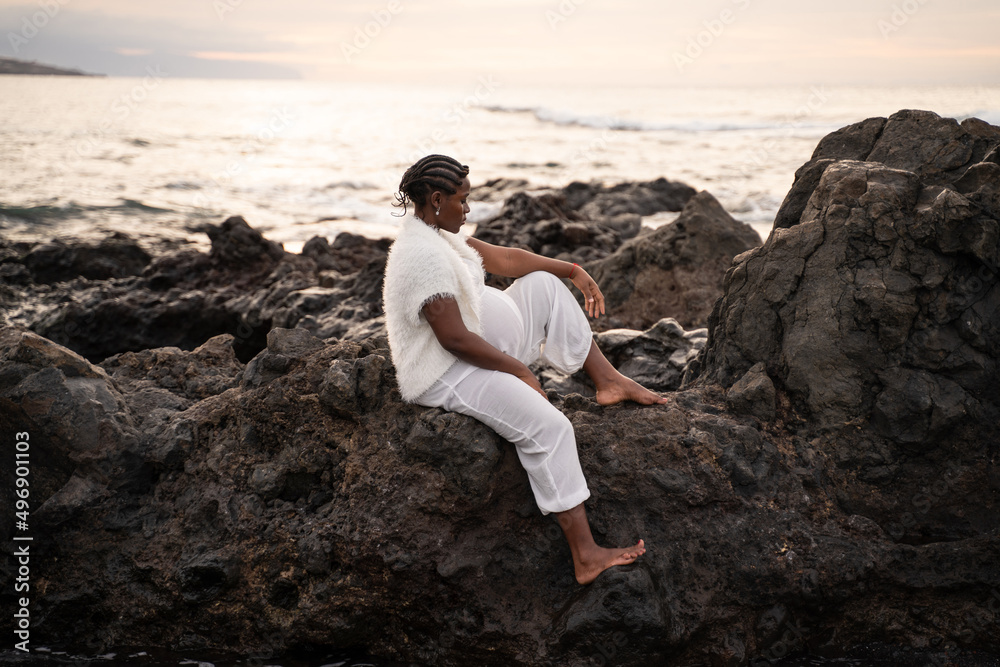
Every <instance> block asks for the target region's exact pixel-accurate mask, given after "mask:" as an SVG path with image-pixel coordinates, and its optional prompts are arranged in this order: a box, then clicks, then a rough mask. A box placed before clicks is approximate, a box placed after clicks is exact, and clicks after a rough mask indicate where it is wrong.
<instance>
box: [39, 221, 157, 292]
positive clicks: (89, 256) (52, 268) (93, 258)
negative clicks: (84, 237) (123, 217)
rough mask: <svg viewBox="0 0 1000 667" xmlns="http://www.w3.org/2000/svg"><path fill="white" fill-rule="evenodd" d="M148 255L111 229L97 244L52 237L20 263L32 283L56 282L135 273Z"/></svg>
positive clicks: (127, 238) (146, 259) (145, 261)
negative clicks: (60, 239) (66, 240)
mask: <svg viewBox="0 0 1000 667" xmlns="http://www.w3.org/2000/svg"><path fill="white" fill-rule="evenodd" d="M151 259H152V257H150V255H149V253H147V252H146V251H145V250H143V249H142V248H141V247H140V246H139V244H138V243H136V242H135V241H133V240H132V239H131V238H129V237H128V236H127V235H125V234H121V233H117V232H116V233H115V234H113V235H111V236H109V237H108V238H107V239H105V240H103V241H101V242H100V243H98V244H97V245H94V244H90V243H79V244H68V243H65V242H63V241H58V240H56V241H52V242H51V243H45V244H42V245H39V246H36V247H35V248H32V249H31V251H29V252H28V253H27V254H26V255H25V256H24V258H23V259H22V260H21V263H23V265H24V266H25V268H27V270H28V272H29V273H30V275H31V279H32V280H33V281H34V282H36V283H58V282H63V281H66V280H73V279H74V278H78V277H82V278H87V279H89V280H107V279H108V278H124V277H126V276H136V275H139V274H141V273H142V272H143V270H144V269H145V268H146V265H148V264H149V262H150V260H151Z"/></svg>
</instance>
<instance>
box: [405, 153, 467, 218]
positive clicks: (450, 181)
mask: <svg viewBox="0 0 1000 667" xmlns="http://www.w3.org/2000/svg"><path fill="white" fill-rule="evenodd" d="M468 175H469V167H468V166H467V165H464V164H461V163H459V161H458V160H456V159H455V158H450V157H448V156H446V155H428V156H427V157H425V158H423V159H421V160H418V161H417V162H416V164H414V165H413V166H412V167H410V168H409V169H407V170H406V172H405V173H404V174H403V180H401V181H400V182H399V192H397V193H396V203H395V204H393V206H402V207H403V212H402V213H400V214H399V216H397V217H401V216H403V215H406V205H407V204H413V205H414V206H423V205H425V204H426V203H427V198H428V197H430V196H431V193H433V192H434V191H435V190H440V191H441V192H446V193H447V194H449V195H453V194H455V193H456V192H458V188H459V186H461V185H462V179H464V178H465V177H466V176H468ZM393 215H395V214H393Z"/></svg>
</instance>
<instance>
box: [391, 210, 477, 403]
mask: <svg viewBox="0 0 1000 667" xmlns="http://www.w3.org/2000/svg"><path fill="white" fill-rule="evenodd" d="M465 240H466V237H465V235H463V234H450V233H448V232H440V231H438V230H435V229H433V228H432V227H430V226H428V225H427V224H426V223H424V222H423V221H422V220H420V219H419V218H416V217H414V216H407V217H406V218H405V219H404V221H403V225H402V229H401V230H400V232H399V236H398V237H397V238H396V241H395V242H394V243H393V244H392V247H391V248H390V249H389V258H388V260H386V264H385V285H384V287H383V290H382V301H383V306H384V307H385V324H386V328H387V329H388V330H389V349H390V350H391V352H392V363H393V365H394V366H395V367H396V378H397V381H398V383H399V392H400V394H401V395H402V396H403V400H405V401H410V402H412V401H413V400H414V399H416V398H417V397H418V396H420V395H421V394H422V393H424V392H425V391H427V390H428V389H429V388H430V387H431V385H432V384H434V383H435V382H436V381H437V380H438V379H439V378H440V377H441V376H442V375H444V373H445V371H447V370H448V369H449V368H451V366H452V364H454V363H455V361H456V360H457V359H456V357H455V356H454V355H452V354H451V353H450V352H448V351H447V350H445V349H444V348H443V347H441V344H440V343H439V342H438V340H437V337H436V336H435V335H434V331H433V330H432V329H431V326H430V324H428V323H427V320H426V319H425V318H424V316H423V313H422V312H421V311H422V308H423V307H424V304H426V303H427V302H428V301H430V300H431V299H434V298H435V297H439V296H451V297H453V298H454V299H455V301H457V302H458V307H459V310H460V311H461V313H462V320H463V321H464V322H465V326H466V327H467V328H468V329H469V331H472V332H473V333H475V334H478V335H482V333H483V331H482V325H481V323H480V296H479V293H480V285H481V283H482V280H483V274H482V270H483V269H482V262H483V259H482V257H480V256H479V253H477V252H476V251H475V250H473V249H472V248H471V247H469V245H468V244H467V243H466V242H465ZM463 257H465V258H469V259H472V260H474V262H475V263H476V264H477V265H478V266H479V270H480V275H479V276H473V275H471V274H470V272H469V269H468V268H467V265H466V263H465V262H463V261H462V258H463ZM477 283H478V284H477Z"/></svg>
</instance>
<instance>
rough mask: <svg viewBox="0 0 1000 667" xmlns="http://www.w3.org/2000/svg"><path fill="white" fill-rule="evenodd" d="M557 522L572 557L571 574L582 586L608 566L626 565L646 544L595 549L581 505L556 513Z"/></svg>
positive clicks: (644, 548) (644, 549) (643, 550)
mask: <svg viewBox="0 0 1000 667" xmlns="http://www.w3.org/2000/svg"><path fill="white" fill-rule="evenodd" d="M556 519H558V521H559V527H560V528H562V529H563V533H564V534H565V535H566V542H568V543H569V550H570V553H572V554H573V570H574V574H576V580H577V581H578V582H580V583H581V584H589V583H590V582H592V581H593V580H594V579H597V575H599V574H600V573H601V572H604V571H605V570H606V569H608V568H609V567H614V566H615V565H628V564H629V563H632V562H634V561H635V559H636V558H638V557H639V556H641V555H642V554H644V553H646V545H645V543H644V542H643V541H642V540H639V543H638V544H636V545H635V546H634V547H626V548H624V549H606V548H604V547H599V546H597V543H595V542H594V536H593V535H592V534H591V532H590V522H589V521H588V520H587V510H586V509H584V507H583V503H580V504H579V505H577V506H576V507H574V508H572V509H569V510H566V511H565V512H557V513H556Z"/></svg>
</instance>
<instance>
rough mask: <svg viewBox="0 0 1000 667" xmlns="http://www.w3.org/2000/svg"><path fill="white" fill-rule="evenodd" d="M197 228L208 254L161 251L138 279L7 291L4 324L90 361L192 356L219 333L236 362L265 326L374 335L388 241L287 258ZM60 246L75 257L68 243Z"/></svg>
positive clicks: (309, 248)
mask: <svg viewBox="0 0 1000 667" xmlns="http://www.w3.org/2000/svg"><path fill="white" fill-rule="evenodd" d="M204 231H205V232H206V233H207V234H208V235H209V237H210V238H211V239H212V250H211V252H210V253H209V254H205V253H202V252H198V251H195V250H191V249H182V250H178V251H173V252H169V253H167V254H165V255H162V256H160V257H158V258H157V259H156V260H154V261H152V262H151V263H149V266H147V267H146V268H145V270H144V271H143V272H142V275H141V276H134V277H131V278H125V279H121V280H106V281H103V282H81V281H77V282H73V283H65V284H61V285H59V286H57V287H54V288H52V289H49V290H45V289H42V288H39V287H32V286H29V287H26V288H25V287H21V288H11V289H22V290H24V291H23V292H22V295H21V296H20V297H18V296H13V295H12V298H11V297H8V298H6V299H4V301H5V304H4V305H6V306H8V314H7V321H8V322H11V323H16V324H19V325H26V326H28V327H30V328H31V329H32V330H34V331H36V332H37V333H39V334H41V335H43V336H46V337H48V338H50V339H51V340H53V341H55V342H58V343H59V344H62V345H66V346H67V347H69V348H71V349H73V350H75V351H77V352H79V353H80V354H82V355H84V356H85V357H87V358H89V359H91V360H93V361H100V360H102V359H105V358H107V357H109V356H112V355H115V354H120V353H122V352H128V351H138V350H144V349H151V348H159V347H167V346H171V347H177V348H180V349H184V350H193V349H195V348H197V347H198V346H200V345H202V344H203V343H205V341H207V340H208V339H210V338H212V337H213V336H218V335H222V334H230V335H232V336H233V337H234V349H235V350H236V353H237V356H238V357H239V358H240V359H242V360H244V361H246V360H249V359H250V358H252V357H253V356H254V355H255V354H256V353H257V352H259V351H260V350H261V349H262V348H263V347H264V345H265V339H266V336H267V332H268V331H270V330H271V328H272V327H296V326H297V327H303V328H306V329H309V330H310V331H313V332H315V333H316V334H317V335H320V336H322V337H324V338H326V337H334V336H336V337H340V338H345V337H356V338H365V337H367V336H370V335H372V334H377V333H379V332H380V331H381V328H382V322H381V319H380V317H381V315H382V305H381V290H382V273H383V270H384V266H385V257H386V253H387V250H388V247H389V241H388V240H384V239H383V240H381V241H371V240H368V239H365V238H364V237H361V236H355V235H352V234H341V235H339V236H338V237H337V238H336V239H335V240H334V242H333V244H332V245H331V244H330V243H329V242H328V241H326V239H322V238H319V237H316V238H314V239H311V240H310V241H309V242H308V243H307V244H306V246H305V248H304V249H303V253H302V254H301V255H294V254H291V253H286V252H284V251H283V250H282V249H281V247H280V246H279V245H278V244H276V243H274V242H272V241H268V240H267V239H265V238H263V237H262V236H261V235H260V233H259V232H257V231H256V230H254V229H252V228H251V227H250V226H249V225H247V223H246V221H244V220H243V218H239V217H232V218H229V219H227V220H226V221H225V222H224V223H223V224H222V225H220V226H218V227H214V226H207V227H206V228H205V229H204ZM119 242H120V239H119V240H115V243H119ZM115 247H117V246H115ZM66 248H67V252H69V251H74V252H75V249H76V246H67V247H66ZM12 252H13V250H11V251H9V252H8V253H7V254H11V253H12ZM77 254H79V253H77ZM74 256H77V255H74ZM29 258H30V255H29ZM147 259H148V257H147ZM9 265H12V264H10V262H9V261H8V262H5V263H4V264H2V265H0V266H5V267H6V266H9ZM25 265H28V266H31V265H30V264H29V263H28V261H27V260H26V261H25ZM11 282H16V281H11ZM21 282H22V283H23V282H24V281H23V280H21ZM3 296H6V295H3Z"/></svg>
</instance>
